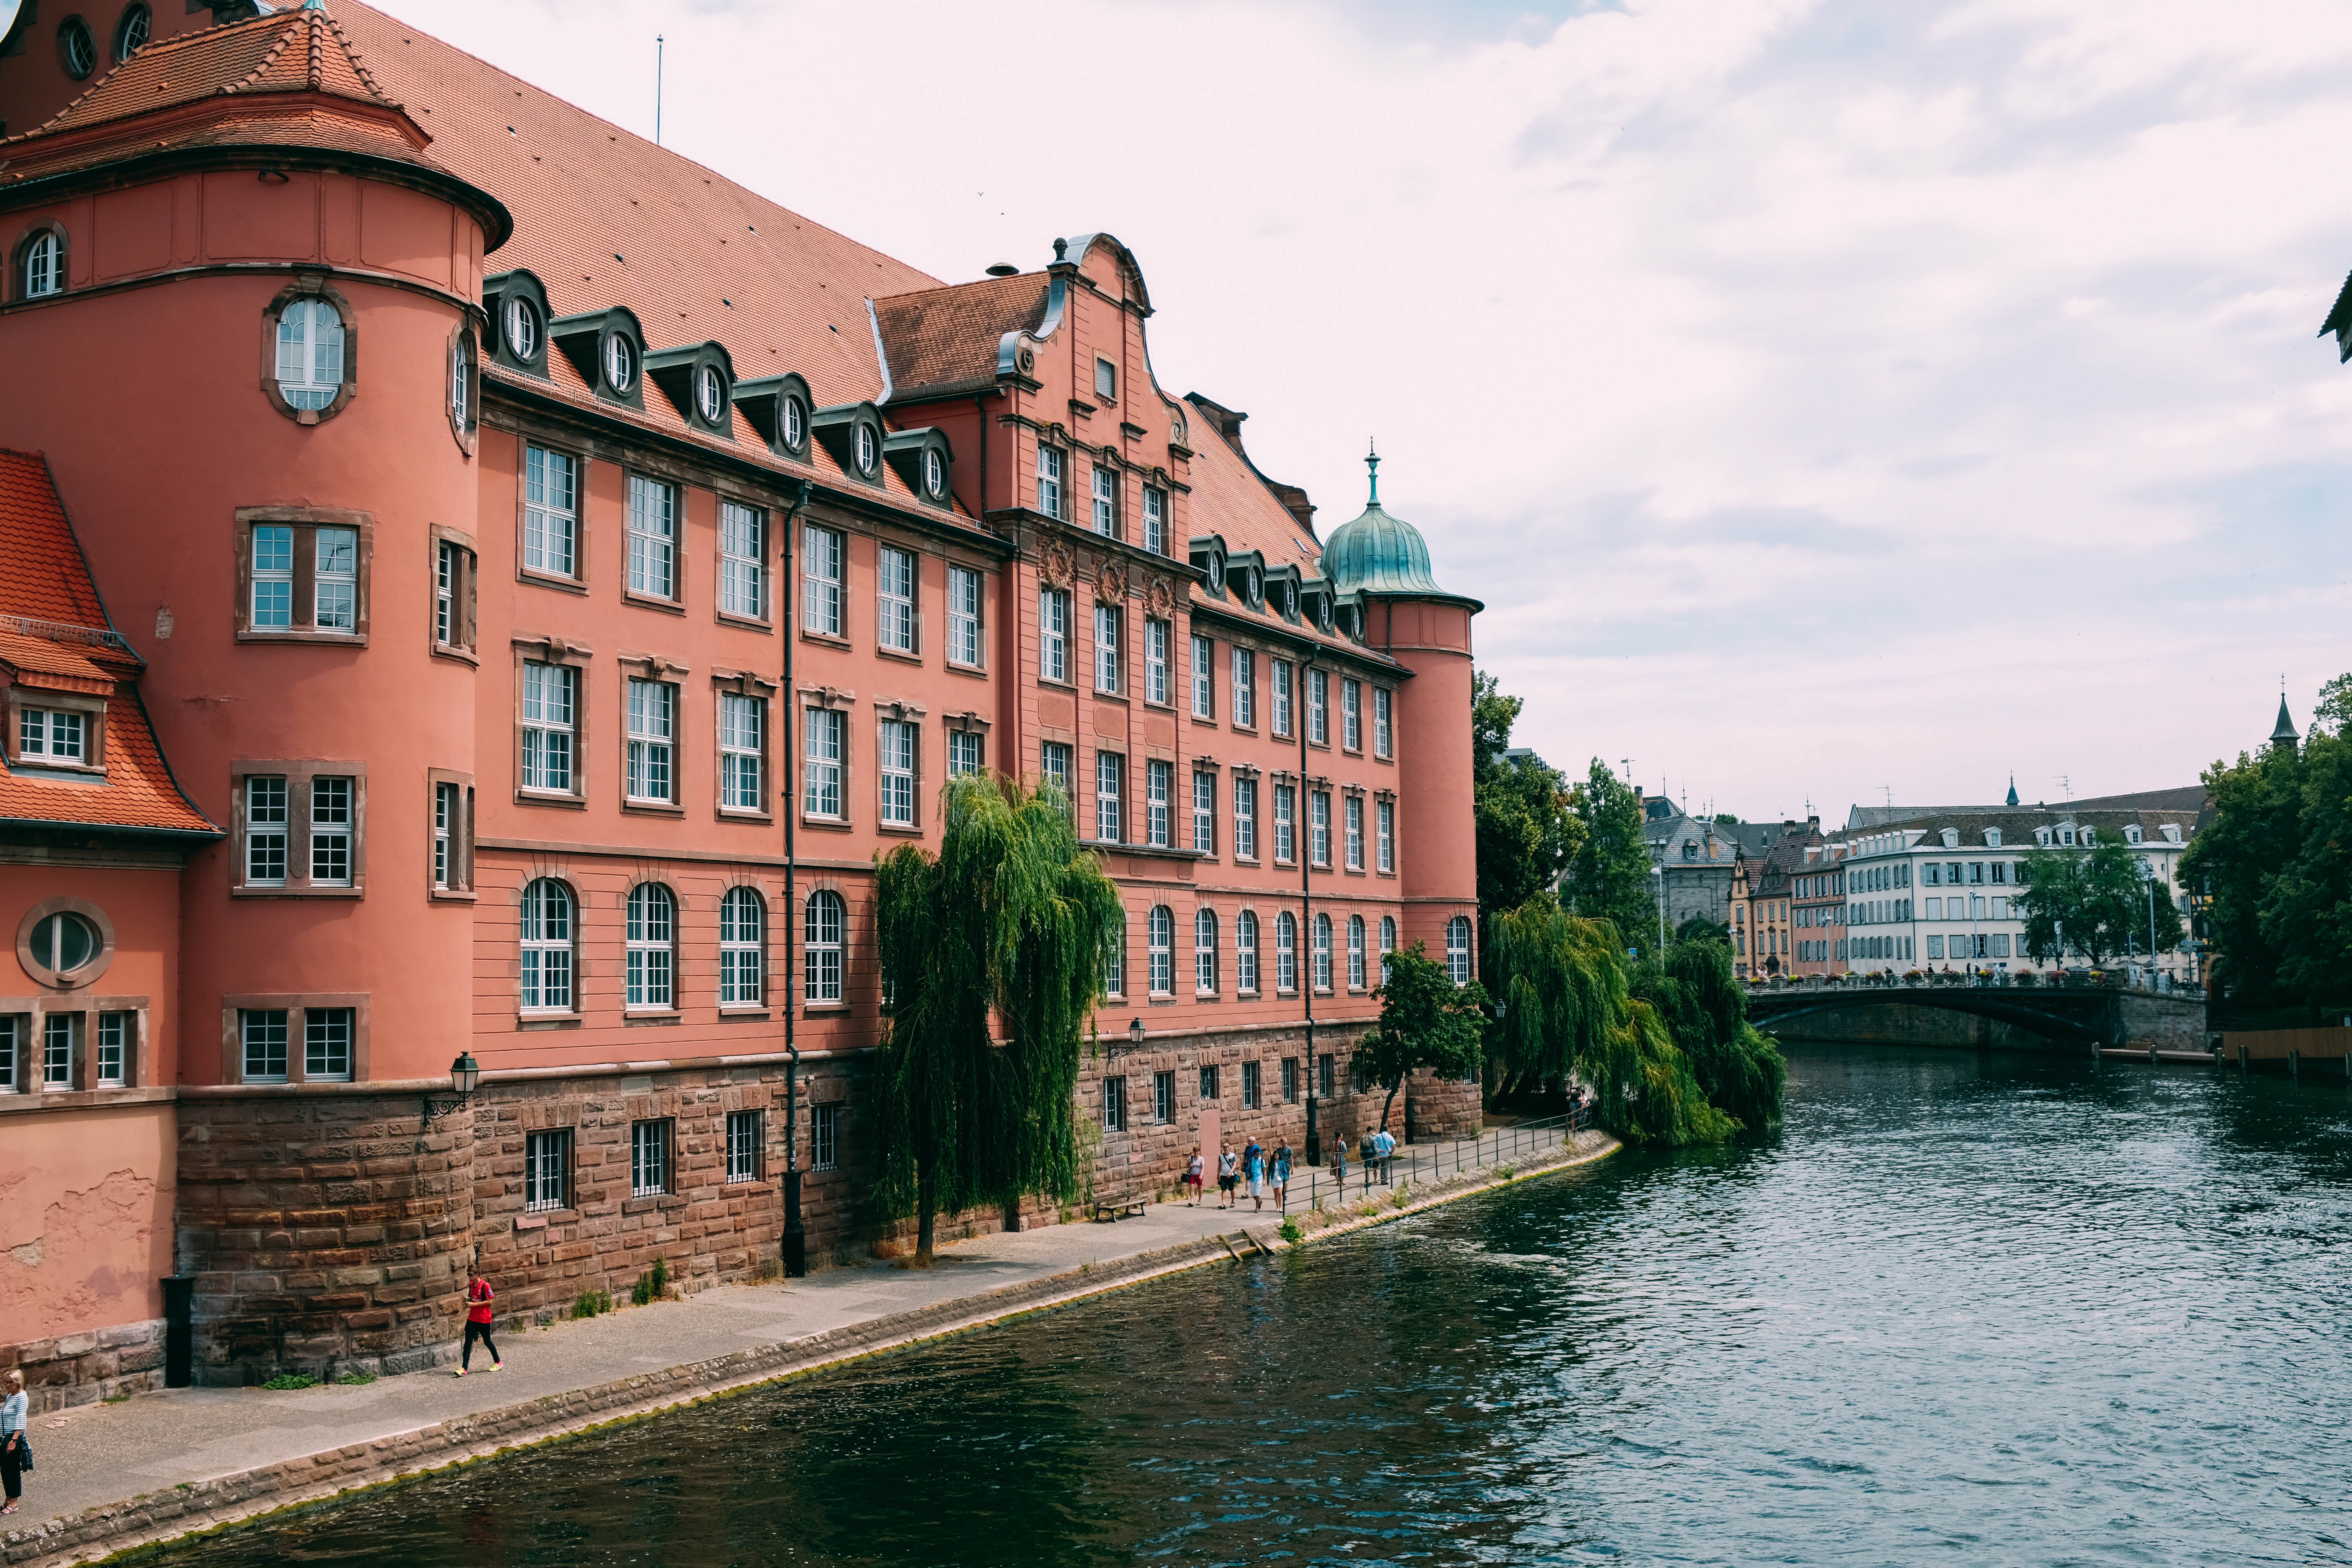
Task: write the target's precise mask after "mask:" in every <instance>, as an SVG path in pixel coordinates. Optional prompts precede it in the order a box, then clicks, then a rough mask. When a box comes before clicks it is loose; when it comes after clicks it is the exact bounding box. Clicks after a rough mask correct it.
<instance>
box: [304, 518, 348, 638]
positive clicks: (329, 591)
mask: <svg viewBox="0 0 2352 1568" xmlns="http://www.w3.org/2000/svg"><path fill="white" fill-rule="evenodd" d="M317 544H318V552H319V555H318V573H317V576H316V579H315V581H314V584H313V589H312V591H313V592H314V593H316V594H317V595H318V600H317V607H316V614H315V616H313V618H312V622H311V624H312V625H314V626H317V627H318V628H319V629H320V631H335V632H353V631H357V630H359V626H360V616H359V605H360V531H359V530H358V529H356V528H322V529H320V530H319V531H318V539H317Z"/></svg>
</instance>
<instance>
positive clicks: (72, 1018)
mask: <svg viewBox="0 0 2352 1568" xmlns="http://www.w3.org/2000/svg"><path fill="white" fill-rule="evenodd" d="M81 1027H82V1026H81V1015H80V1014H79V1013H51V1014H49V1015H48V1016H47V1017H45V1018H43V1019H42V1020H41V1087H42V1088H43V1089H71V1088H73V1087H74V1068H75V1065H76V1063H77V1061H78V1059H79V1058H80V1056H81Z"/></svg>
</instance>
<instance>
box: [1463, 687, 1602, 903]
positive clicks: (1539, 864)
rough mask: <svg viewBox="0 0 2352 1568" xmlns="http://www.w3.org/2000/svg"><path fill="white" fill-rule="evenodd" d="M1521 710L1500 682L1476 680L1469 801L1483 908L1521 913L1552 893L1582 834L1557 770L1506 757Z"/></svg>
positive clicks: (1471, 728) (1473, 701)
mask: <svg viewBox="0 0 2352 1568" xmlns="http://www.w3.org/2000/svg"><path fill="white" fill-rule="evenodd" d="M1521 706H1522V703H1521V701H1520V700H1519V699H1518V698H1517V697H1507V696H1505V695H1504V694H1503V692H1502V691H1501V690H1500V689H1498V688H1497V686H1496V681H1495V678H1494V677H1493V676H1491V675H1487V674H1486V673H1484V672H1483V671H1482V672H1479V673H1477V674H1475V675H1474V676H1473V677H1472V678H1471V701H1470V766H1471V796H1472V803H1473V810H1474V812H1475V825H1476V831H1477V842H1478V907H1479V909H1480V910H1482V911H1486V912H1489V913H1491V912H1492V911H1494V910H1505V909H1516V908H1517V907H1518V906H1519V905H1520V904H1522V903H1525V902H1526V901H1527V900H1528V899H1529V898H1532V897H1533V896H1534V895H1535V894H1537V893H1538V892H1540V891H1542V890H1543V889H1547V888H1549V887H1550V886H1552V884H1553V883H1555V882H1556V881H1558V880H1559V874H1560V872H1561V870H1562V869H1564V868H1566V867H1567V865H1568V862H1569V858H1570V856H1571V855H1573V854H1574V853H1575V852H1576V846H1577V842H1578V837H1579V834H1580V824H1579V823H1578V821H1577V819H1576V818H1575V817H1574V816H1571V815H1570V813H1569V809H1568V784H1567V781H1566V780H1565V779H1563V778H1562V777H1561V776H1560V774H1559V770H1558V769H1556V768H1552V767H1548V766H1546V765H1545V764H1544V763H1542V762H1540V761H1538V759H1536V758H1534V757H1506V756H1505V755H1504V754H1503V753H1504V752H1506V751H1507V750H1508V749H1509V748H1510V744H1511V729H1512V726H1513V725H1515V724H1517V722H1518V718H1519V710H1520V708H1521Z"/></svg>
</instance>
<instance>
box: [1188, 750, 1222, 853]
mask: <svg viewBox="0 0 2352 1568" xmlns="http://www.w3.org/2000/svg"><path fill="white" fill-rule="evenodd" d="M1192 848H1193V850H1194V852H1196V853H1198V854H1202V855H1213V854H1215V853H1216V852H1217V775H1216V774H1214V773H1211V772H1209V771H1208V770H1207V769H1206V768H1198V769H1195V770H1194V771H1193V773H1192Z"/></svg>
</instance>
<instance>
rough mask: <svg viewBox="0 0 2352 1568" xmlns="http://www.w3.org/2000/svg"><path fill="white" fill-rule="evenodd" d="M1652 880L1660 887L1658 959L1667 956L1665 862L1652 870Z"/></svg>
mask: <svg viewBox="0 0 2352 1568" xmlns="http://www.w3.org/2000/svg"><path fill="white" fill-rule="evenodd" d="M1650 879H1651V880H1652V881H1654V882H1655V883H1657V885H1658V958H1659V960H1660V962H1662V963H1663V962H1664V959H1665V956H1666V863H1665V862H1664V861H1663V860H1661V861H1659V862H1658V863H1657V864H1656V865H1654V866H1652V867H1651V868H1650Z"/></svg>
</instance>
